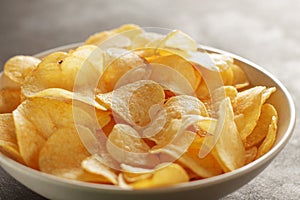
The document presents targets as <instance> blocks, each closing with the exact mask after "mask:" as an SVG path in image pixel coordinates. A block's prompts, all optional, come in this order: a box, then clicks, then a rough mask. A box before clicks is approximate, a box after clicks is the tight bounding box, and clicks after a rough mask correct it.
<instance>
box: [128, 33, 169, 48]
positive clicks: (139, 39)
mask: <svg viewBox="0 0 300 200" xmlns="http://www.w3.org/2000/svg"><path fill="white" fill-rule="evenodd" d="M160 39H163V35H161V34H157V33H151V32H142V33H140V34H137V35H136V36H135V37H132V39H131V46H130V49H137V48H138V49H139V48H145V47H147V46H149V44H151V43H153V42H154V41H158V40H160Z"/></svg>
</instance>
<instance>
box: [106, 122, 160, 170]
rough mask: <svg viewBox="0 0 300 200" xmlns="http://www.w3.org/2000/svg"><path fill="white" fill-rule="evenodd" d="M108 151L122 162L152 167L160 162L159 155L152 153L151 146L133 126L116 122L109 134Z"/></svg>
mask: <svg viewBox="0 0 300 200" xmlns="http://www.w3.org/2000/svg"><path fill="white" fill-rule="evenodd" d="M106 147H107V151H108V152H109V153H110V155H111V156H112V157H113V158H114V159H115V160H117V161H118V162H120V163H124V164H128V165H132V166H137V167H146V168H151V167H154V166H156V165H157V164H158V163H159V159H158V157H157V155H154V154H150V153H149V152H150V147H149V146H148V145H147V144H146V143H145V142H144V141H143V139H142V138H140V136H139V134H138V133H137V132H136V130H135V129H133V128H132V127H130V126H128V125H125V124H116V125H115V126H114V128H113V130H112V132H111V133H110V134H109V136H108V141H107V143H106Z"/></svg>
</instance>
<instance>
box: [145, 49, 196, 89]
mask: <svg viewBox="0 0 300 200" xmlns="http://www.w3.org/2000/svg"><path fill="white" fill-rule="evenodd" d="M151 63H159V64H162V65H165V66H168V67H171V68H173V69H175V70H176V71H178V72H179V73H180V74H182V75H183V77H184V78H186V79H187V80H188V82H189V83H190V85H191V87H192V88H193V89H194V90H195V89H196V88H197V87H198V85H199V83H200V81H201V75H200V74H199V73H198V71H197V70H196V69H195V68H194V66H193V65H192V64H191V63H190V62H188V61H187V60H185V59H184V58H182V57H180V56H178V55H176V54H173V55H168V56H161V57H157V58H156V59H153V60H151Z"/></svg>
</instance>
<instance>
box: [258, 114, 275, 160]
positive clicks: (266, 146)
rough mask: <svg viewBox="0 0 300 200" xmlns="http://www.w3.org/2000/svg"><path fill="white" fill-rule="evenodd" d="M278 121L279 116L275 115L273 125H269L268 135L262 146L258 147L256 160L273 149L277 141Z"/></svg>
mask: <svg viewBox="0 0 300 200" xmlns="http://www.w3.org/2000/svg"><path fill="white" fill-rule="evenodd" d="M277 121H278V116H277V115H274V116H273V117H272V121H271V124H270V125H269V129H268V134H267V136H266V137H265V139H264V141H263V142H262V144H261V145H260V146H259V147H258V150H257V155H256V159H257V158H260V157H261V156H263V155H264V154H266V153H267V152H268V151H269V150H270V149H271V148H272V146H273V144H274V142H275V139H276V132H277Z"/></svg>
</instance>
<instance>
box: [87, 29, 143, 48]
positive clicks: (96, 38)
mask: <svg viewBox="0 0 300 200" xmlns="http://www.w3.org/2000/svg"><path fill="white" fill-rule="evenodd" d="M142 32H143V31H142V29H141V28H140V27H139V26H137V25H134V24H126V25H123V26H121V27H119V28H116V29H113V30H110V31H103V32H100V33H96V34H94V35H92V36H90V37H89V38H88V39H87V40H86V41H85V44H93V45H98V46H100V47H101V45H103V43H105V42H107V41H108V42H109V41H110V40H117V43H116V42H111V43H113V44H115V45H118V46H120V45H121V44H120V43H121V42H120V40H118V38H117V39H116V38H115V37H117V36H118V35H121V36H122V38H123V37H126V38H129V39H132V38H133V37H134V36H136V35H137V34H139V33H142ZM122 41H123V40H122ZM118 43H119V44H118ZM127 43H128V41H126V43H123V45H122V47H128V46H130V44H131V42H130V41H129V43H128V44H127ZM113 44H110V46H112V45H113ZM105 46H109V45H107V44H106V45H105Z"/></svg>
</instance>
